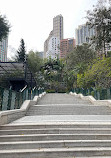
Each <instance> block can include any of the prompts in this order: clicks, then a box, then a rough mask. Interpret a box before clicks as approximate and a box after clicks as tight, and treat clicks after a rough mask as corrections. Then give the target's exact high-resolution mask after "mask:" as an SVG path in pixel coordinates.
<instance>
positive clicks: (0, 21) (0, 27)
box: [0, 15, 10, 41]
mask: <svg viewBox="0 0 111 158" xmlns="http://www.w3.org/2000/svg"><path fill="white" fill-rule="evenodd" d="M9 29H10V25H9V23H8V21H7V20H6V17H5V16H4V17H3V16H2V15H0V41H2V39H3V38H6V37H7V36H8V33H9Z"/></svg>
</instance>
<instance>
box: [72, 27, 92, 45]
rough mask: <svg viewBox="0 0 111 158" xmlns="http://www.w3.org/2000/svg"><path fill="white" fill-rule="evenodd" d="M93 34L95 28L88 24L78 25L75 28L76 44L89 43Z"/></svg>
mask: <svg viewBox="0 0 111 158" xmlns="http://www.w3.org/2000/svg"><path fill="white" fill-rule="evenodd" d="M94 35H95V29H94V28H91V27H90V26H89V25H87V24H84V25H79V26H78V28H77V29H76V32H75V36H76V45H82V44H83V43H90V42H91V37H93V36H94Z"/></svg>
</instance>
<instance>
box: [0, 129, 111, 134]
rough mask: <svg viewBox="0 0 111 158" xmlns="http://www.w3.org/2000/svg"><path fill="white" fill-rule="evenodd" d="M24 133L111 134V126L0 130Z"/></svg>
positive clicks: (3, 132)
mask: <svg viewBox="0 0 111 158" xmlns="http://www.w3.org/2000/svg"><path fill="white" fill-rule="evenodd" d="M22 134H25V135H26V134H111V128H58V129H57V128H42V129H12V130H0V135H22Z"/></svg>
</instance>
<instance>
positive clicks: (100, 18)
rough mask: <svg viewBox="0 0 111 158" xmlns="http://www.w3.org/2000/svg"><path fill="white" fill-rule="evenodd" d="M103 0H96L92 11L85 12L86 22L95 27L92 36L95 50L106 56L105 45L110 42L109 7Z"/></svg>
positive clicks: (110, 20) (110, 15)
mask: <svg viewBox="0 0 111 158" xmlns="http://www.w3.org/2000/svg"><path fill="white" fill-rule="evenodd" d="M105 4H107V2H106V1H105V0H98V4H97V5H96V6H95V7H94V9H93V10H92V11H88V12H87V19H88V24H89V25H90V26H91V27H94V28H95V36H94V37H93V38H92V42H93V43H94V45H95V47H96V50H98V51H99V52H102V53H104V54H105V56H106V54H107V53H106V47H107V45H108V44H109V43H110V42H111V7H110V5H109V6H108V5H105Z"/></svg>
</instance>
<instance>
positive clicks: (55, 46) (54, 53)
mask: <svg viewBox="0 0 111 158" xmlns="http://www.w3.org/2000/svg"><path fill="white" fill-rule="evenodd" d="M48 48H49V49H48V51H47V52H46V58H52V59H57V58H59V55H60V49H59V48H60V40H59V39H58V38H57V37H54V36H53V37H51V38H50V40H49V45H48Z"/></svg>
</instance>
